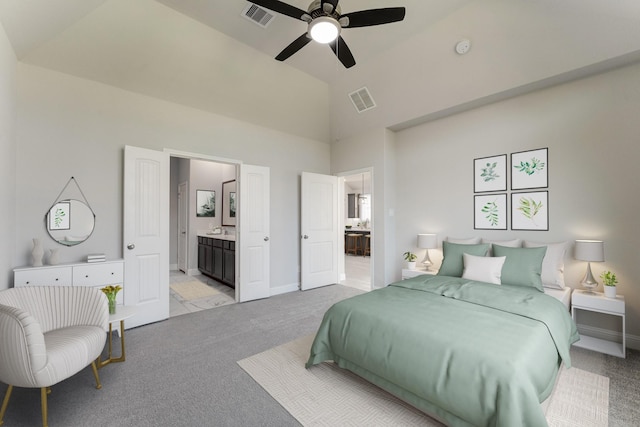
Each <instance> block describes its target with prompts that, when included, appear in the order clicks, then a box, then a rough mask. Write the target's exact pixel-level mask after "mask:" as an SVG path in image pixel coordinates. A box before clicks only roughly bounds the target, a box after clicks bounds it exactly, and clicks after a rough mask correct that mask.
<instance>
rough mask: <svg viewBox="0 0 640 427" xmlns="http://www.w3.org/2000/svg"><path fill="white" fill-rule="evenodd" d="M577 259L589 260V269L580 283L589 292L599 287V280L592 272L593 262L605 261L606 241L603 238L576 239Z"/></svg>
mask: <svg viewBox="0 0 640 427" xmlns="http://www.w3.org/2000/svg"><path fill="white" fill-rule="evenodd" d="M574 257H575V259H577V260H580V261H587V271H586V273H585V274H584V277H583V278H582V281H581V282H580V284H581V285H582V287H583V288H585V289H586V290H587V291H589V292H593V290H594V289H595V288H597V287H598V282H597V281H596V279H595V278H594V277H593V273H592V272H591V263H592V262H603V261H604V242H603V241H601V240H576V248H575V255H574Z"/></svg>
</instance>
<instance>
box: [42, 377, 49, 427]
mask: <svg viewBox="0 0 640 427" xmlns="http://www.w3.org/2000/svg"><path fill="white" fill-rule="evenodd" d="M47 389H48V387H42V388H41V389H40V406H42V427H47V426H48V425H49V424H48V422H47V394H49V393H48V392H47Z"/></svg>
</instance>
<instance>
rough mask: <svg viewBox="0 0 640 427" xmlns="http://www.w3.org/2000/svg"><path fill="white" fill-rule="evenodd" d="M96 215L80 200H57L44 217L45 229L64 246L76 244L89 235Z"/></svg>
mask: <svg viewBox="0 0 640 427" xmlns="http://www.w3.org/2000/svg"><path fill="white" fill-rule="evenodd" d="M95 220H96V216H95V214H94V213H93V211H92V210H91V208H90V207H89V206H87V204H85V203H84V202H81V201H80V200H74V199H66V200H59V201H57V202H56V203H54V205H53V206H52V207H51V209H49V212H47V215H46V217H45V221H46V224H47V231H48V232H49V235H50V236H51V238H52V239H53V240H55V241H56V242H58V243H60V244H61V245H65V246H75V245H78V244H80V243H82V242H84V241H85V240H87V239H88V238H89V236H91V233H93V228H94V226H95Z"/></svg>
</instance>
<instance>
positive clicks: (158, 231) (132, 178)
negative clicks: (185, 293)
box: [123, 146, 169, 328]
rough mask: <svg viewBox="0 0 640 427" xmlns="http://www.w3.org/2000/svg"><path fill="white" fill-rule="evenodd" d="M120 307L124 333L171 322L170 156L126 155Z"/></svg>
mask: <svg viewBox="0 0 640 427" xmlns="http://www.w3.org/2000/svg"><path fill="white" fill-rule="evenodd" d="M123 230H124V235H123V239H124V240H123V244H124V248H123V253H124V260H125V277H124V279H125V280H124V287H123V288H124V289H123V292H124V303H125V305H128V306H135V307H136V314H135V316H133V317H131V318H130V319H128V320H127V322H126V326H127V328H132V327H135V326H140V325H146V324H147V323H152V322H157V321H159V320H164V319H167V318H168V317H169V156H168V154H166V153H163V152H160V151H154V150H147V149H144V148H138V147H131V146H126V147H125V150H124V218H123Z"/></svg>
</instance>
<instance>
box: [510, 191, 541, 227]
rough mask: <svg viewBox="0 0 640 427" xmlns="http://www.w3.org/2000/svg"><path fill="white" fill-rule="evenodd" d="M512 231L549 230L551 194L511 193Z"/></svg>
mask: <svg viewBox="0 0 640 427" xmlns="http://www.w3.org/2000/svg"><path fill="white" fill-rule="evenodd" d="M511 229H512V230H540V231H548V230H549V192H548V191H534V192H523V193H511Z"/></svg>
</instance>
